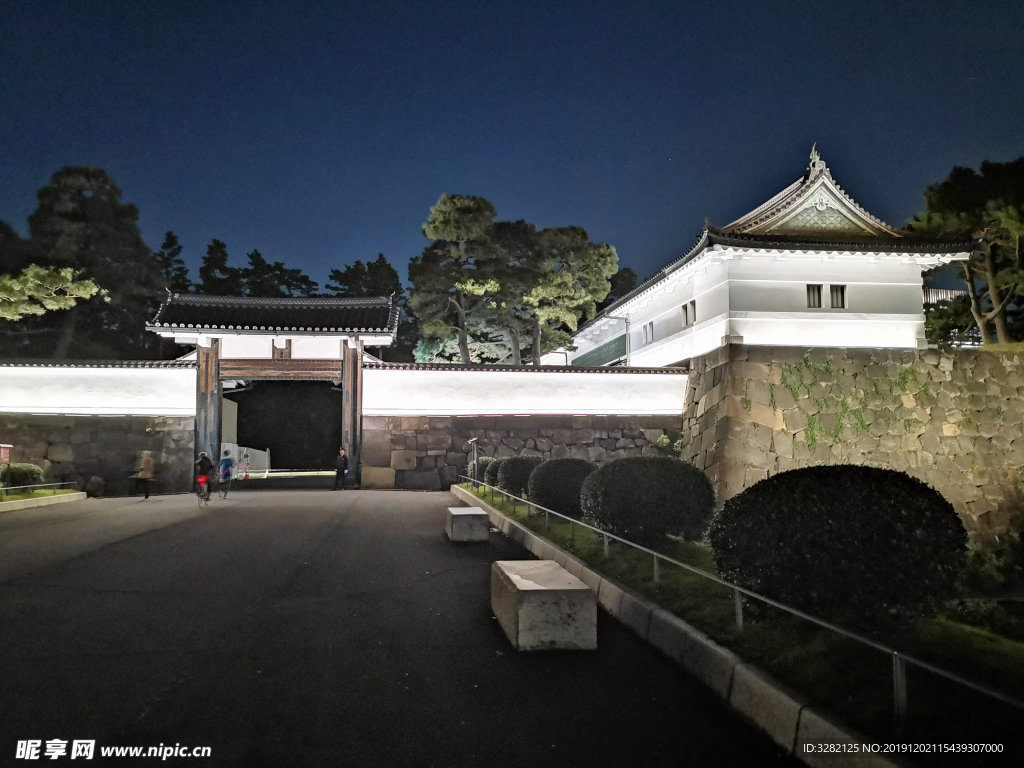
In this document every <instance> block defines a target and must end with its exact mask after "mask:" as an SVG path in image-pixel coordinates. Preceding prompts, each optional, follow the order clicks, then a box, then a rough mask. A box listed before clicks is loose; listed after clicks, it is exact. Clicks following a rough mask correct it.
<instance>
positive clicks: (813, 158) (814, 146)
mask: <svg viewBox="0 0 1024 768" xmlns="http://www.w3.org/2000/svg"><path fill="white" fill-rule="evenodd" d="M817 147H818V142H814V144H812V145H811V166H815V165H817V164H818V163H820V162H821V155H819V154H818V149H817Z"/></svg>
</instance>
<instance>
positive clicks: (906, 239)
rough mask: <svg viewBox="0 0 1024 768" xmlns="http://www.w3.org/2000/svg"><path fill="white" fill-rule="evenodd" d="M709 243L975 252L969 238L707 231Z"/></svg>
mask: <svg viewBox="0 0 1024 768" xmlns="http://www.w3.org/2000/svg"><path fill="white" fill-rule="evenodd" d="M707 232H708V242H709V243H711V244H712V245H726V246H734V247H737V248H784V249H790V250H799V251H856V252H858V253H962V252H970V251H972V250H974V240H972V239H971V237H970V235H966V234H952V235H942V236H938V237H926V236H919V235H907V234H904V235H901V236H900V237H889V236H885V235H874V236H866V237H842V236H839V237H837V236H829V235H823V236H821V237H810V236H807V235H748V234H739V233H735V232H730V231H727V230H721V229H716V228H715V227H710V226H709V227H707Z"/></svg>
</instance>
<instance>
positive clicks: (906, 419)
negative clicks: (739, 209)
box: [683, 345, 1024, 543]
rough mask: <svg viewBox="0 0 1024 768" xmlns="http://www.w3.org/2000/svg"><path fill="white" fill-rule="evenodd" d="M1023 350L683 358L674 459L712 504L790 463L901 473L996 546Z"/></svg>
mask: <svg viewBox="0 0 1024 768" xmlns="http://www.w3.org/2000/svg"><path fill="white" fill-rule="evenodd" d="M1022 373H1024V356H1021V355H1013V354H999V353H990V352H981V351H976V350H950V351H947V350H943V351H939V350H932V349H926V350H886V349H804V348H796V347H754V346H743V345H732V346H730V347H723V348H722V349H719V350H716V351H715V352H712V353H710V354H708V355H705V356H703V357H700V358H696V359H694V360H693V361H692V365H691V371H690V378H689V381H688V385H687V386H688V392H687V398H686V403H687V405H686V410H685V412H684V414H683V442H684V448H683V458H684V459H686V460H688V461H691V462H692V463H694V464H695V465H696V466H698V467H700V468H702V469H704V470H705V471H706V472H707V473H708V475H709V476H710V477H711V480H712V482H713V483H714V484H715V488H716V491H717V493H718V495H719V501H720V502H723V501H725V500H726V499H728V498H729V497H731V496H734V495H736V494H737V493H739V492H740V491H741V490H743V489H744V488H746V487H748V486H750V485H752V484H754V483H756V482H757V481H758V480H761V479H763V478H765V477H767V476H768V475H769V474H774V473H776V472H784V471H786V470H788V469H793V468H796V467H806V466H811V465H816V464H830V463H831V464H865V465H871V466H879V467H888V468H892V469H896V470H901V471H905V472H907V473H908V474H910V475H913V476H915V477H918V478H920V479H921V480H924V481H925V482H927V483H928V484H929V485H931V486H932V487H934V488H935V489H937V490H938V491H939V492H941V493H942V494H943V496H945V497H946V498H947V499H948V500H949V501H950V502H951V503H952V504H953V505H954V507H955V508H956V510H957V512H958V513H959V514H960V515H961V517H962V518H963V520H964V524H965V526H966V528H967V530H968V531H969V532H970V534H971V536H972V538H974V539H976V540H983V541H987V542H989V543H998V542H999V540H1000V539H1001V538H1003V537H1005V535H1006V533H1007V529H1008V522H1009V516H1010V514H1012V512H1013V511H1014V503H1015V499H1016V498H1018V493H1019V491H1020V488H1021V477H1020V471H1021V468H1022V465H1024V437H1022V434H1024V432H1022V425H1024V399H1021V397H1022V396H1024V375H1022Z"/></svg>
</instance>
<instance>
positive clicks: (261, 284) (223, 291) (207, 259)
mask: <svg viewBox="0 0 1024 768" xmlns="http://www.w3.org/2000/svg"><path fill="white" fill-rule="evenodd" d="M248 259H249V266H248V267H233V266H228V248H227V246H226V245H225V244H224V243H223V242H221V241H220V240H216V239H215V240H213V241H211V243H210V244H209V245H208V246H207V248H206V256H204V257H203V263H202V265H201V266H200V267H199V279H200V281H201V282H199V283H198V284H197V285H196V286H195V289H196V293H201V294H204V295H206V296H254V297H259V298H265V299H278V298H285V297H288V296H312V295H313V294H315V293H316V289H317V287H318V285H319V284H318V283H317V282H316V281H314V280H311V279H310V278H309V277H308V276H307V275H306V274H305V273H304V272H303V271H302V270H301V269H290V268H288V267H286V266H285V265H284V262H281V261H274V262H268V261H267V260H266V259H265V258H263V254H261V253H260V252H259V251H258V250H253V251H252V252H251V253H249V254H248Z"/></svg>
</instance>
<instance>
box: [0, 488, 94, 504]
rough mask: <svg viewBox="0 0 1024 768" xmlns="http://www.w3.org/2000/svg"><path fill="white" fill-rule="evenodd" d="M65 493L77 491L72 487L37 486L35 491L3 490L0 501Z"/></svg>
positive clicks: (5, 501)
mask: <svg viewBox="0 0 1024 768" xmlns="http://www.w3.org/2000/svg"><path fill="white" fill-rule="evenodd" d="M65 493H78V491H76V490H75V489H74V488H39V489H37V490H35V491H28V492H27V493H25V492H22V491H15V492H13V493H7V492H6V491H4V493H3V496H0V503H7V502H8V501H23V500H24V499H38V498H41V497H45V496H60V495H63V494H65Z"/></svg>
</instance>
